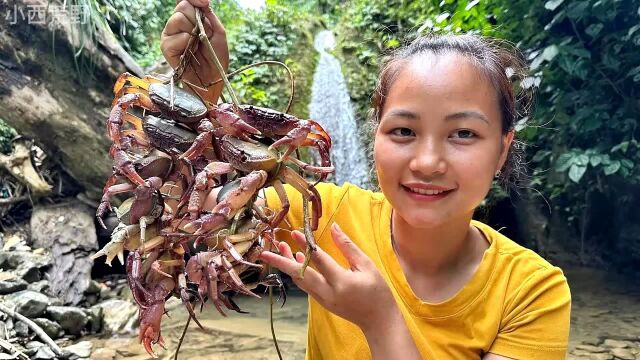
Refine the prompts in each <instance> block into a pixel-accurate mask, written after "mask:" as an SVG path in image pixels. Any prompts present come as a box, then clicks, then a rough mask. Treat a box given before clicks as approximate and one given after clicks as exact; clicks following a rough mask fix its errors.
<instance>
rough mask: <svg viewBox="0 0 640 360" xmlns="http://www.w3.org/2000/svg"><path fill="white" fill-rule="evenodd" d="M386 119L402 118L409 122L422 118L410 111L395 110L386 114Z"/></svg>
mask: <svg viewBox="0 0 640 360" xmlns="http://www.w3.org/2000/svg"><path fill="white" fill-rule="evenodd" d="M384 117H401V118H406V119H408V120H417V119H419V118H420V116H418V114H416V113H414V112H412V111H409V110H405V109H394V110H391V111H389V112H388V113H386V114H385V115H384Z"/></svg>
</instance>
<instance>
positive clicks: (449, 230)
mask: <svg viewBox="0 0 640 360" xmlns="http://www.w3.org/2000/svg"><path fill="white" fill-rule="evenodd" d="M471 216H472V214H470V215H469V216H465V217H462V218H459V219H455V220H453V221H449V222H447V223H446V224H443V225H441V226H435V227H430V228H414V227H412V226H411V225H409V224H408V223H406V222H405V221H404V220H403V219H402V217H400V216H398V215H397V214H396V213H395V212H393V213H392V216H391V224H392V225H391V227H392V235H391V239H392V242H393V246H394V249H395V251H396V254H397V256H398V257H399V259H400V262H401V263H402V264H403V267H405V270H409V271H410V272H412V273H420V274H422V275H424V276H438V275H441V274H446V273H449V272H451V271H454V272H455V271H456V269H458V268H459V267H460V266H465V264H468V263H469V262H474V259H477V257H478V255H480V257H481V255H482V253H483V252H484V250H485V249H486V247H487V246H488V244H481V243H479V242H477V241H474V239H477V237H476V236H474V235H476V234H474V232H475V231H477V230H473V227H472V226H470V222H471ZM483 245H484V246H483Z"/></svg>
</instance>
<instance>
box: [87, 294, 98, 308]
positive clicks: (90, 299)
mask: <svg viewBox="0 0 640 360" xmlns="http://www.w3.org/2000/svg"><path fill="white" fill-rule="evenodd" d="M84 300H85V301H86V302H87V304H88V305H89V306H93V305H95V304H97V303H98V295H96V294H86V295H85V297H84Z"/></svg>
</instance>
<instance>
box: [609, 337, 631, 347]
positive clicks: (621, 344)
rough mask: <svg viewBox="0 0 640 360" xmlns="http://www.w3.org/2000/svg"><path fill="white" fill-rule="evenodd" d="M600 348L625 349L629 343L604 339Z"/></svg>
mask: <svg viewBox="0 0 640 360" xmlns="http://www.w3.org/2000/svg"><path fill="white" fill-rule="evenodd" d="M602 346H604V347H608V348H625V347H627V346H629V343H627V342H626V341H621V340H613V339H606V340H605V341H604V343H602Z"/></svg>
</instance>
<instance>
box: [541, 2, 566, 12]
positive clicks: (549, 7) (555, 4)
mask: <svg viewBox="0 0 640 360" xmlns="http://www.w3.org/2000/svg"><path fill="white" fill-rule="evenodd" d="M563 2H564V0H549V1H547V2H546V3H544V8H545V9H547V10H551V11H553V10H555V9H557V8H558V6H560V5H561V4H562V3H563Z"/></svg>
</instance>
